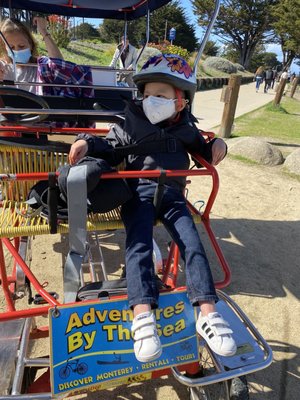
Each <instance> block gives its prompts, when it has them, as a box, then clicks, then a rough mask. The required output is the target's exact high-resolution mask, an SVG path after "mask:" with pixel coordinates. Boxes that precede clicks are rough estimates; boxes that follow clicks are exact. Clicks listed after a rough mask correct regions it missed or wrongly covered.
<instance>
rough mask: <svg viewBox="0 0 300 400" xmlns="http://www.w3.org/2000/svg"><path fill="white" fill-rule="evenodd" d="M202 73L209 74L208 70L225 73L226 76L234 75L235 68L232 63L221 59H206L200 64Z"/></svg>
mask: <svg viewBox="0 0 300 400" xmlns="http://www.w3.org/2000/svg"><path fill="white" fill-rule="evenodd" d="M202 66H203V70H204V72H207V73H209V70H211V69H214V70H217V71H221V72H225V73H227V74H235V73H236V72H237V67H236V65H235V64H233V63H232V62H230V61H228V60H226V59H225V58H221V57H208V58H207V59H206V60H205V61H204V62H203V64H202Z"/></svg>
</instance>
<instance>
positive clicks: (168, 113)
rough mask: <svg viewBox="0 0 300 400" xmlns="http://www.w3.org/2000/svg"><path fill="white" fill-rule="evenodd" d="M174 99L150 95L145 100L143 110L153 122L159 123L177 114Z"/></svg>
mask: <svg viewBox="0 0 300 400" xmlns="http://www.w3.org/2000/svg"><path fill="white" fill-rule="evenodd" d="M175 101H176V100H174V99H164V98H163V97H155V96H149V97H147V98H146V99H144V100H143V110H144V113H145V115H146V117H147V118H148V119H149V121H150V122H151V124H158V123H159V122H161V121H164V120H165V119H168V118H171V117H172V116H173V115H174V116H175V114H176V108H175Z"/></svg>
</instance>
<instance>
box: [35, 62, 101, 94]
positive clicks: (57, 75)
mask: <svg viewBox="0 0 300 400" xmlns="http://www.w3.org/2000/svg"><path fill="white" fill-rule="evenodd" d="M38 77H39V79H40V80H41V81H42V82H43V83H57V84H58V85H60V84H66V85H92V84H93V80H92V71H91V68H90V67H88V66H85V65H77V64H74V63H72V62H70V61H65V60H61V59H59V58H49V57H39V59H38ZM43 94H44V95H47V96H63V97H94V89H88V88H80V87H76V86H75V87H65V86H64V87H61V86H57V87H54V86H52V87H47V86H44V87H43Z"/></svg>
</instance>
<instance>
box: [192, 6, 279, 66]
mask: <svg viewBox="0 0 300 400" xmlns="http://www.w3.org/2000/svg"><path fill="white" fill-rule="evenodd" d="M277 1H278V0H260V1H257V0H223V1H222V4H221V6H220V12H219V15H218V17H217V19H216V22H215V26H214V33H215V34H216V35H218V36H219V37H220V39H221V41H222V42H223V43H224V44H226V43H231V45H232V46H233V48H234V49H236V51H238V54H239V60H238V62H239V64H241V65H243V66H244V67H245V68H246V69H247V68H248V66H249V63H250V60H251V57H252V55H253V53H254V51H255V47H256V46H257V45H258V44H259V43H261V42H264V41H265V39H266V38H267V37H270V35H271V34H272V32H271V25H270V24H271V22H272V21H271V6H272V5H274V4H275V3H276V2H277ZM192 5H193V10H194V12H195V14H196V15H198V16H199V18H198V23H199V25H200V26H207V25H208V23H209V21H210V19H211V16H212V13H213V9H214V1H213V0H192Z"/></svg>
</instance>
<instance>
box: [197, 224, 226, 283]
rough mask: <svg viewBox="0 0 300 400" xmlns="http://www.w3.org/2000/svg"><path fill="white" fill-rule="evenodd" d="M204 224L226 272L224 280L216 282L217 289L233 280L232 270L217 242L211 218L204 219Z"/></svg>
mask: <svg viewBox="0 0 300 400" xmlns="http://www.w3.org/2000/svg"><path fill="white" fill-rule="evenodd" d="M203 224H204V227H205V229H206V232H207V234H208V236H209V238H210V241H211V244H212V246H213V248H214V249H215V252H216V255H217V257H218V259H219V262H220V264H221V267H222V270H223V272H224V278H223V280H222V281H217V282H215V287H216V288H217V289H221V288H224V287H226V286H228V285H229V283H230V281H231V271H230V268H229V265H228V264H227V261H226V260H225V257H224V255H223V253H222V250H221V248H220V246H219V244H218V242H217V239H216V237H215V235H214V233H213V231H212V229H211V226H210V221H209V218H208V219H205V220H203Z"/></svg>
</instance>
